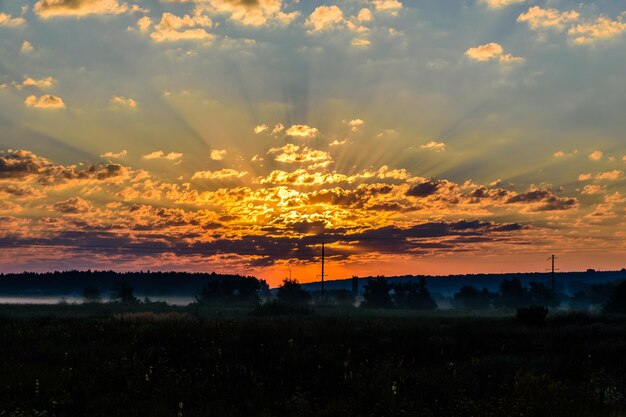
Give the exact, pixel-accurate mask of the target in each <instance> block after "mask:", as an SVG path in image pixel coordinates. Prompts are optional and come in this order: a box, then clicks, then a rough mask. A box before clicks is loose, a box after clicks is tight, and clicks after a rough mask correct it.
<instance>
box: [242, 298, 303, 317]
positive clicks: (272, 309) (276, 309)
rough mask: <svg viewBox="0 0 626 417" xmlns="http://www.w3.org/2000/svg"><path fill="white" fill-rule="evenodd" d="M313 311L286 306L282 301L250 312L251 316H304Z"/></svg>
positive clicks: (300, 307)
mask: <svg viewBox="0 0 626 417" xmlns="http://www.w3.org/2000/svg"><path fill="white" fill-rule="evenodd" d="M312 313H313V310H311V309H310V308H309V307H307V306H304V305H296V304H287V303H284V302H282V301H270V302H269V303H265V304H262V305H259V306H257V307H256V308H255V309H254V310H252V313H251V314H252V315H253V316H292V315H295V316H305V315H309V314H312Z"/></svg>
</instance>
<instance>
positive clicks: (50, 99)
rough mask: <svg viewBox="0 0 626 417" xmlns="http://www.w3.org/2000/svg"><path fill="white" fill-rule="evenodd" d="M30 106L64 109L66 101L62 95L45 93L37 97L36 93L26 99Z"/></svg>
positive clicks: (25, 102)
mask: <svg viewBox="0 0 626 417" xmlns="http://www.w3.org/2000/svg"><path fill="white" fill-rule="evenodd" d="M24 104H26V105H27V106H28V107H33V108H37V109H64V108H65V103H64V102H63V100H62V99H61V97H57V96H53V95H49V94H48V95H43V96H41V97H37V96H34V95H31V96H28V97H26V100H25V101H24Z"/></svg>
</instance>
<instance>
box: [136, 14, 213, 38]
mask: <svg viewBox="0 0 626 417" xmlns="http://www.w3.org/2000/svg"><path fill="white" fill-rule="evenodd" d="M148 23H149V22H147V21H144V22H141V20H140V22H137V25H138V26H139V28H140V30H141V31H142V32H146V31H148V29H149V27H150V25H148ZM150 23H151V22H150ZM140 24H141V25H143V26H141V25H140ZM212 26H213V21H212V20H211V18H210V17H208V16H205V15H203V14H201V13H196V14H194V15H193V16H189V15H184V16H182V17H180V16H176V15H175V14H172V13H168V12H165V13H163V14H162V15H161V21H160V22H159V23H158V24H157V25H156V26H155V27H154V32H152V33H151V34H150V37H151V38H152V40H154V41H155V42H158V43H160V42H179V41H204V42H210V41H212V40H213V39H214V38H215V35H214V34H212V33H209V32H207V31H206V29H204V28H210V27H212Z"/></svg>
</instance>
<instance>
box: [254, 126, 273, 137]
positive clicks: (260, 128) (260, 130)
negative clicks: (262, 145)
mask: <svg viewBox="0 0 626 417" xmlns="http://www.w3.org/2000/svg"><path fill="white" fill-rule="evenodd" d="M267 129H269V126H268V125H266V124H262V125H257V126H255V127H254V129H253V131H254V133H255V134H257V135H260V134H261V133H263V132H267Z"/></svg>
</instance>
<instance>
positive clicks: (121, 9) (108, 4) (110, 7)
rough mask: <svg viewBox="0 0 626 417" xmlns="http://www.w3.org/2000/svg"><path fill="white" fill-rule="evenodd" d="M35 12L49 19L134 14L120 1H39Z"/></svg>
mask: <svg viewBox="0 0 626 417" xmlns="http://www.w3.org/2000/svg"><path fill="white" fill-rule="evenodd" d="M34 11H35V13H36V14H37V15H39V17H42V18H44V19H48V18H51V17H58V16H71V17H82V16H87V15H92V14H96V15H102V14H123V13H128V12H129V11H130V12H132V11H133V10H132V9H131V8H129V7H128V4H127V3H122V4H120V3H119V2H118V0H39V1H38V2H37V3H35V7H34Z"/></svg>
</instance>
